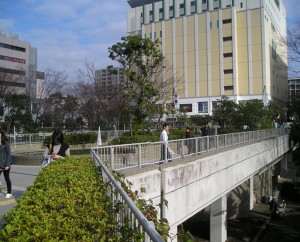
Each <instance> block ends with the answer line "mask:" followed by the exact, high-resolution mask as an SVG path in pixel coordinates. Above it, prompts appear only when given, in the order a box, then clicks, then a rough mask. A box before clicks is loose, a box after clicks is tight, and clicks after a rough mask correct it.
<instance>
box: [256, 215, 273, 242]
mask: <svg viewBox="0 0 300 242" xmlns="http://www.w3.org/2000/svg"><path fill="white" fill-rule="evenodd" d="M269 223H270V221H269V219H266V220H265V222H264V223H263V225H262V226H261V227H260V229H259V231H258V232H257V234H256V235H255V237H254V238H253V240H252V242H257V241H258V239H259V237H260V236H261V234H262V232H263V231H264V230H265V229H266V227H267V225H268V224H269Z"/></svg>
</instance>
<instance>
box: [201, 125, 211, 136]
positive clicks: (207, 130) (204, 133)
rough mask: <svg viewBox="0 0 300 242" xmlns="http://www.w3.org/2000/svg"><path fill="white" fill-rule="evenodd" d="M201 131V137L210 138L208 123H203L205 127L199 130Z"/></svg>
mask: <svg viewBox="0 0 300 242" xmlns="http://www.w3.org/2000/svg"><path fill="white" fill-rule="evenodd" d="M201 131H202V136H210V127H209V125H208V123H205V125H204V126H203V127H202V129H201Z"/></svg>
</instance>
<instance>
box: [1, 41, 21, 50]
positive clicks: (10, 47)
mask: <svg viewBox="0 0 300 242" xmlns="http://www.w3.org/2000/svg"><path fill="white" fill-rule="evenodd" d="M0 47H2V48H5V49H10V50H16V51H21V52H26V49H25V48H23V47H19V46H15V45H9V44H4V43H0Z"/></svg>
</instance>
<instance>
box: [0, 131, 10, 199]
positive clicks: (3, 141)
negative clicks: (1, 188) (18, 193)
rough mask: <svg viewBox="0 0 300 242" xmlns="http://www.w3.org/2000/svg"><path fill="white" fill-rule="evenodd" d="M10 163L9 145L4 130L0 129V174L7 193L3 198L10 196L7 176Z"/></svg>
mask: <svg viewBox="0 0 300 242" xmlns="http://www.w3.org/2000/svg"><path fill="white" fill-rule="evenodd" d="M11 165H12V159H11V152H10V146H9V143H8V139H7V138H6V136H5V134H4V131H3V130H2V129H0V175H1V173H2V172H3V175H4V178H5V182H6V186H7V193H6V196H5V198H11V196H12V194H11V181H10V178H9V173H10V168H11Z"/></svg>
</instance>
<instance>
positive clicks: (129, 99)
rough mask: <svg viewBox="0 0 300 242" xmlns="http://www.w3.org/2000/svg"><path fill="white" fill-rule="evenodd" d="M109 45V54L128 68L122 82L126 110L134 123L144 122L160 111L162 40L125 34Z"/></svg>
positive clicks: (123, 66) (125, 69) (124, 108)
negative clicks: (157, 107)
mask: <svg viewBox="0 0 300 242" xmlns="http://www.w3.org/2000/svg"><path fill="white" fill-rule="evenodd" d="M121 40H122V42H118V43H117V44H115V45H113V46H112V47H110V48H109V57H110V58H111V59H112V60H115V61H117V62H118V63H119V64H120V65H121V67H122V68H124V71H125V76H126V78H125V81H124V82H123V83H121V84H120V85H121V90H122V91H123V92H122V94H123V96H124V99H123V100H124V105H123V110H124V111H126V112H127V113H128V114H129V116H130V119H131V120H132V122H133V124H138V125H140V124H141V123H142V121H143V120H144V119H146V118H147V117H149V116H150V115H151V114H153V113H154V112H155V111H156V108H155V105H156V104H157V102H158V101H159V100H160V99H161V89H160V88H161V85H160V83H161V80H160V79H159V78H158V76H159V74H161V73H162V66H163V60H164V58H163V55H162V52H161V48H160V42H159V40H157V39H156V40H154V41H152V40H150V39H142V38H141V37H140V36H136V35H135V36H127V37H122V39H121Z"/></svg>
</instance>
